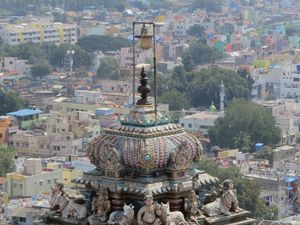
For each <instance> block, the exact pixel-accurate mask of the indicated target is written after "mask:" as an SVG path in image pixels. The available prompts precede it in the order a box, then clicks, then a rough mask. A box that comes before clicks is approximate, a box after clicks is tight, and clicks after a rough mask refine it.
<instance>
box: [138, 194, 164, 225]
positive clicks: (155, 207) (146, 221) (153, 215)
mask: <svg viewBox="0 0 300 225" xmlns="http://www.w3.org/2000/svg"><path fill="white" fill-rule="evenodd" d="M160 216H161V211H160V205H159V204H153V196H152V195H146V196H145V205H144V206H143V207H142V208H141V209H140V210H139V212H138V215H137V221H138V224H139V225H159V224H161V221H160V218H159V217H160Z"/></svg>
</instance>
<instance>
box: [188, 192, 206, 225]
mask: <svg viewBox="0 0 300 225" xmlns="http://www.w3.org/2000/svg"><path fill="white" fill-rule="evenodd" d="M200 207H201V203H200V200H199V198H198V196H197V194H196V193H195V191H193V190H192V191H190V193H189V194H188V197H187V198H185V199H184V210H185V211H186V214H187V220H188V221H191V222H196V223H197V218H198V217H199V216H201V215H202V212H201V210H200Z"/></svg>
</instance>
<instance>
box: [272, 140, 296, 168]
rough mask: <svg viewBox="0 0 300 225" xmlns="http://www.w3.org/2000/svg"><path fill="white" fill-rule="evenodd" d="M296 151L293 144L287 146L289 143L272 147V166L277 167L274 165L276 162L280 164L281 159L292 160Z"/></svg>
mask: <svg viewBox="0 0 300 225" xmlns="http://www.w3.org/2000/svg"><path fill="white" fill-rule="evenodd" d="M296 152H297V150H296V148H295V147H294V146H289V145H284V146H281V147H278V148H276V149H274V150H273V163H274V167H277V168H278V166H276V162H278V164H280V165H282V163H283V160H294V159H295V155H296Z"/></svg>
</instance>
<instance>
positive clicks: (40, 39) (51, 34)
mask: <svg viewBox="0 0 300 225" xmlns="http://www.w3.org/2000/svg"><path fill="white" fill-rule="evenodd" d="M0 37H1V38H2V40H4V41H5V42H7V43H8V44H10V45H17V44H21V43H26V42H30V43H44V42H49V43H54V44H61V43H72V44H75V43H76V42H77V26H76V25H75V24H65V23H56V22H55V23H52V22H31V23H21V24H9V23H2V24H0Z"/></svg>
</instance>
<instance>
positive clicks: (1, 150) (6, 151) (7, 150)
mask: <svg viewBox="0 0 300 225" xmlns="http://www.w3.org/2000/svg"><path fill="white" fill-rule="evenodd" d="M15 155H16V149H15V148H12V147H0V176H1V177H5V176H6V174H7V173H10V172H13V171H15V164H14V160H13V158H14V156H15Z"/></svg>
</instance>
